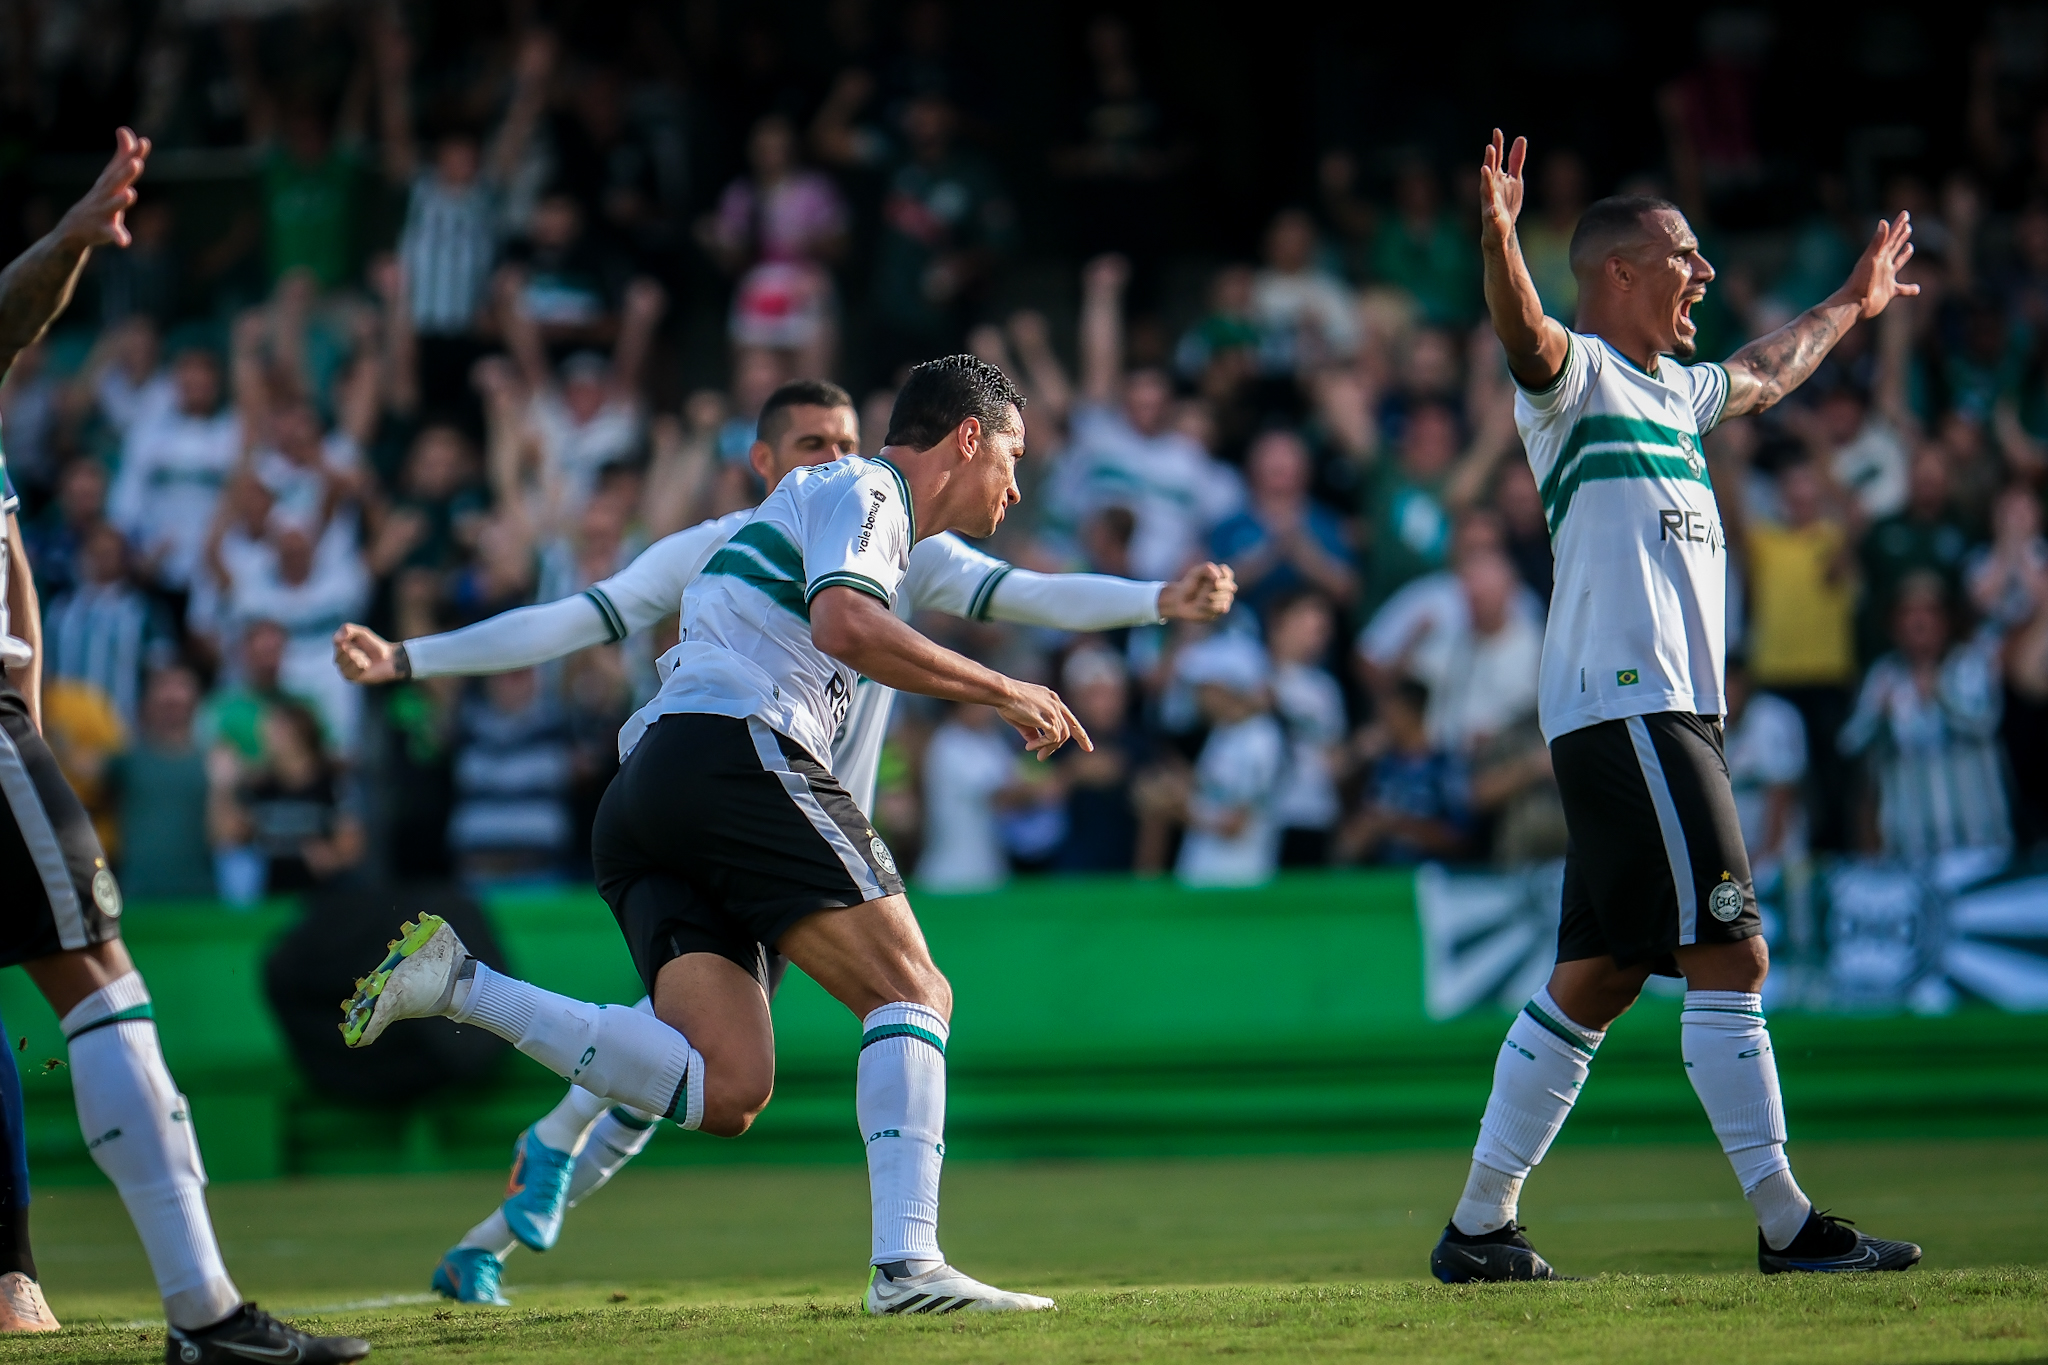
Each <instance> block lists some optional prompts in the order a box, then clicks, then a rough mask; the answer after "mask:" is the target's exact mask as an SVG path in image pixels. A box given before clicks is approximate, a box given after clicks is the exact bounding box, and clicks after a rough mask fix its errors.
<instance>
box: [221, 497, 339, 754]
mask: <svg viewBox="0 0 2048 1365" xmlns="http://www.w3.org/2000/svg"><path fill="white" fill-rule="evenodd" d="M233 573H234V576H233V579H232V581H231V582H230V584H229V589H228V611H229V615H230V617H231V619H234V620H238V621H245V622H256V621H264V622H270V623H274V624H276V625H278V626H280V627H282V628H283V629H284V631H285V634H286V639H285V645H284V653H283V658H282V661H281V665H280V668H279V672H278V678H279V681H280V682H281V683H282V684H283V686H284V687H285V688H286V689H287V690H288V691H290V692H292V693H294V694H295V695H297V696H299V697H302V698H304V699H305V700H306V701H307V702H308V703H310V704H311V705H312V706H313V707H314V708H315V709H316V711H317V714H318V717H319V719H320V721H321V723H322V725H323V726H324V728H325V730H326V733H327V734H329V735H331V736H333V738H334V741H335V743H336V744H337V745H338V746H339V748H340V750H341V752H342V753H343V754H353V753H354V752H355V745H356V730H357V725H358V722H359V721H360V718H361V715H362V692H361V691H360V690H359V689H357V688H353V687H350V686H349V685H348V684H347V683H346V682H345V681H343V680H342V677H341V675H340V674H339V673H337V672H335V670H334V665H333V662H332V659H333V646H332V644H331V641H332V640H333V637H334V632H335V631H336V630H338V629H340V628H341V624H342V623H343V622H344V621H347V620H350V619H352V618H353V617H356V616H358V615H360V614H361V612H362V608H363V605H364V603H365V602H366V601H367V600H368V596H369V588H370V584H369V575H368V573H367V572H366V571H365V568H364V565H363V561H362V556H361V554H360V552H359V551H358V550H357V549H356V547H355V544H354V542H353V540H352V539H350V538H348V537H346V536H322V537H321V538H320V539H318V540H315V539H314V537H313V536H312V535H311V534H309V533H308V532H307V531H306V530H305V529H303V528H302V527H299V526H296V525H293V524H292V523H290V522H288V521H283V520H276V519H273V524H272V526H271V528H270V532H269V534H268V536H266V537H265V539H264V541H263V542H262V544H261V545H260V546H259V547H258V548H257V550H256V552H255V553H252V554H250V555H248V556H247V557H246V558H244V559H242V560H241V561H240V562H239V563H237V564H236V565H235V566H234V569H233Z"/></svg>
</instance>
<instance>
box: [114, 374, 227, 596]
mask: <svg viewBox="0 0 2048 1365" xmlns="http://www.w3.org/2000/svg"><path fill="white" fill-rule="evenodd" d="M171 382H172V383H173V384H174V385H175V386H176V389H177V402H176V403H175V404H173V405H171V406H169V407H163V408H151V409H147V410H144V411H142V412H141V413H140V414H139V415H138V416H137V417H136V418H135V419H134V420H133V422H131V424H130V425H129V427H128V430H127V435H126V438H125V439H124V441H123V442H122V450H121V467H120V473H119V474H118V475H117V476H116V477H115V480H114V487H113V490H112V492H111V493H109V495H108V498H107V515H108V516H109V517H110V518H112V520H113V522H114V524H115V525H116V526H118V527H120V528H121V533H122V534H123V535H125V536H127V537H128V542H129V544H130V545H131V546H132V547H133V549H134V552H135V554H136V556H137V558H138V565H137V567H138V571H139V573H140V576H141V577H142V578H143V580H144V581H146V582H152V583H155V584H157V585H159V586H161V587H163V588H164V589H166V590H167V591H169V592H171V593H172V594H173V595H177V594H183V593H187V592H189V591H190V590H191V587H192V577H193V575H194V574H195V573H197V572H198V570H199V560H200V555H201V552H202V551H203V550H204V548H205V543H206V533H207V529H208V528H209V527H211V526H212V525H213V513H214V505H215V504H216V503H217V502H218V501H219V499H220V490H221V487H222V485H224V484H225V483H226V482H227V478H228V473H229V471H230V470H232V469H233V468H234V466H235V462H236V461H237V460H238V459H240V458H241V454H242V422H241V418H240V417H239V416H237V415H236V413H235V412H234V410H233V409H232V408H228V407H225V406H223V404H222V402H221V400H222V397H223V395H222V392H221V387H222V386H221V369H220V361H219V359H218V358H217V357H216V356H215V355H214V354H213V352H211V351H208V350H205V349H203V348H201V347H196V346H192V347H187V348H185V349H184V350H181V351H179V352H178V353H177V354H176V355H175V356H173V357H172V360H171Z"/></svg>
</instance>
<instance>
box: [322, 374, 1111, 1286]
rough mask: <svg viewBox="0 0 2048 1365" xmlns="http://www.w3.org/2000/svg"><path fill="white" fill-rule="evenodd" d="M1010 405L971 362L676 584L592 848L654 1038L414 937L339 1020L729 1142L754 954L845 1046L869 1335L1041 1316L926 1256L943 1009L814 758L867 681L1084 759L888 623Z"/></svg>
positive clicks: (854, 824) (940, 1102)
mask: <svg viewBox="0 0 2048 1365" xmlns="http://www.w3.org/2000/svg"><path fill="white" fill-rule="evenodd" d="M1022 407H1023V398H1022V396H1021V395H1020V394H1018V393H1017V392H1016V390H1015V389H1014V388H1013V387H1012V386H1011V384H1010V382H1009V380H1008V379H1007V378H1005V377H1004V376H1003V373H1002V371H1000V370H998V369H996V368H995V367H994V366H993V365H988V364H986V363H984V362H982V361H979V360H976V359H975V358H973V357H971V356H951V357H948V358H946V359H944V360H938V361H932V362H929V363H927V364H924V365H920V366H918V367H916V368H915V369H913V370H912V371H911V372H910V375H909V378H908V379H907V380H906V381H905V383H904V386H903V389H902V392H901V393H899V394H898V395H897V399H896V406H895V410H894V412H893V413H892V415H891V417H890V423H889V426H890V430H889V436H888V440H887V443H886V445H885V448H884V450H883V453H882V457H881V458H877V459H872V460H870V459H864V458H861V457H859V456H847V457H845V458H842V459H840V460H838V461H835V462H833V463H831V464H829V465H822V466H818V467H815V468H808V469H799V470H797V471H796V472H795V473H793V474H790V475H789V476H787V477H786V478H784V479H783V481H782V483H781V484H780V485H779V486H778V487H777V488H776V490H775V492H774V493H772V494H770V495H769V497H768V499H767V501H765V502H763V503H762V504H761V506H760V508H759V509H758V510H757V511H756V512H755V514H754V516H753V518H752V519H751V520H749V521H748V522H747V524H746V525H745V526H743V527H742V528H740V530H739V531H738V532H736V533H735V534H734V536H733V538H732V539H731V540H730V541H729V542H727V544H726V545H725V546H724V547H723V548H721V549H720V550H719V551H718V552H717V553H716V554H714V555H713V556H712V557H711V559H710V560H709V561H708V562H707V563H706V564H705V566H704V570H703V572H702V573H701V574H700V575H699V577H698V578H697V580H696V581H695V582H693V583H692V584H691V585H690V588H689V591H688V593H687V594H686V595H685V597H684V599H683V613H682V632H681V633H682V641H681V643H680V644H678V645H677V646H676V647H675V648H674V649H673V650H671V651H670V652H669V653H668V654H667V655H665V656H664V662H665V664H666V665H667V666H668V668H669V672H668V675H667V678H666V680H665V681H664V682H663V684H662V689H661V692H660V693H659V694H658V695H657V696H656V697H655V699H654V700H653V701H652V702H650V703H648V704H647V705H646V706H645V707H642V708H641V710H640V711H639V712H637V713H636V714H635V715H634V716H633V718H632V719H631V720H629V721H628V722H627V723H626V726H625V728H624V730H623V731H622V732H621V733H620V745H619V747H620V750H621V752H622V753H624V754H625V758H624V760H623V762H622V764H621V766H620V769H619V773H618V776H617V777H616V778H614V779H613V781H612V784H611V786H610V788H609V789H607V791H606V793H605V796H604V800H603V803H602V804H601V805H600V806H599V808H598V815H597V823H596V825H595V827H594V829H593V831H592V839H591V843H592V855H593V861H594V863H595V864H596V868H597V878H598V887H599V890H600V891H601V892H602V893H603V894H604V897H605V900H606V902H607V903H608V904H610V906H611V907H612V912H613V914H615V915H616V916H617V917H618V920H619V925H620V928H621V930H622V931H623V932H624V934H625V936H626V940H627V944H628V946H629V948H630V949H631V951H632V953H633V958H634V961H635V963H636V964H637V965H638V966H639V968H640V973H641V977H642V979H643V980H644V981H646V982H647V983H648V984H649V987H650V994H651V995H652V997H653V1000H654V1016H655V1017H653V1018H650V1017H649V1016H648V1015H646V1014H642V1013H640V1012H638V1011H636V1010H631V1009H625V1008H621V1007H616V1006H615V1007H612V1008H609V1009H607V1008H604V1007H602V1006H598V1005H592V1004H586V1003H584V1002H582V1001H578V1000H571V999H568V998H567V997H564V996H560V995H556V994H553V993H552V992H548V991H543V990H540V989H538V988H537V987H534V986H532V985H530V984H528V983H525V982H521V981H516V980H513V979H512V978H510V977H507V976H505V975H503V974H501V973H498V972H494V971H492V970H491V969H490V968H489V967H487V966H485V965H483V964H482V963H479V962H477V961H475V959H473V958H471V957H469V955H468V954H467V953H466V952H465V951H464V950H463V948H462V944H461V942H460V941H459V940H458V939H457V938H456V936H455V933H454V931H453V930H451V929H450V928H449V927H448V926H447V925H446V924H445V923H442V922H441V921H439V920H438V919H436V918H435V917H433V916H422V918H421V921H420V923H419V924H418V925H417V926H412V925H408V926H406V929H405V932H404V934H403V936H402V937H401V938H400V939H399V940H397V941H396V942H395V943H394V944H393V945H392V949H391V952H390V954H389V955H388V956H387V957H386V958H385V959H384V961H383V962H382V963H380V964H379V965H378V966H377V967H376V968H375V969H374V970H373V971H372V972H371V973H370V975H369V976H367V977H365V978H364V979H363V982H362V984H361V985H360V986H359V988H358V989H357V992H356V995H355V997H354V999H353V1000H351V1001H350V1003H349V1006H348V1009H347V1016H346V1019H345V1021H344V1023H343V1025H342V1031H343V1036H344V1037H345V1038H346V1040H347V1041H348V1043H349V1044H350V1045H351V1046H356V1047H361V1046H367V1045H368V1044H370V1043H373V1042H375V1041H376V1039H377V1037H378V1035H380V1034H381V1033H382V1032H383V1031H384V1029H385V1028H386V1027H387V1026H388V1025H389V1024H390V1023H391V1022H392V1021H393V1020H397V1019H409V1018H420V1017H425V1016H431V1015H442V1016H446V1017H448V1018H452V1019H455V1020H457V1021H458V1022H463V1023H472V1024H476V1025H478V1026H479V1027H482V1028H487V1029H489V1030H490V1031H491V1032H493V1033H496V1034H498V1035H499V1036H500V1037H503V1038H506V1039H508V1040H510V1041H512V1042H513V1043H514V1045H515V1046H517V1047H518V1048H519V1050H520V1051H522V1052H524V1053H526V1054H527V1055H528V1056H530V1057H532V1058H534V1059H535V1060H536V1061H538V1062H540V1063H541V1064H542V1065H544V1066H547V1067H548V1068H549V1069H550V1070H552V1071H554V1072H555V1073H556V1074H557V1075H560V1076H562V1077H564V1078H566V1079H568V1080H571V1081H573V1082H575V1083H576V1084H578V1085H580V1086H582V1087H583V1088H584V1089H586V1090H589V1091H591V1092H592V1093H593V1094H597V1095H600V1096H602V1097H604V1098H606V1099H610V1100H612V1101H613V1102H615V1103H618V1104H623V1105H627V1106H630V1107H632V1108H635V1109H640V1110H644V1111H646V1112H649V1113H654V1114H660V1115H663V1116H664V1117H669V1118H673V1119H675V1120H676V1121H677V1122H678V1123H679V1124H680V1125H681V1126H682V1127H684V1128H701V1129H703V1130H705V1131H707V1132H712V1133H716V1134H719V1135H721V1136H728V1137H736V1136H738V1135H739V1134H741V1133H743V1132H745V1131H746V1130H747V1127H748V1126H749V1125H750V1124H751V1123H752V1122H753V1120H754V1117H755V1115H757V1114H758V1113H760V1111H761V1110H762V1108H763V1107H765V1106H766V1105H767V1103H768V1098H769V1094H770V1091H771V1090H772V1089H773V1086H774V1075H775V1050H774V1029H773V1024H772V1021H771V1019H770V1016H769V1011H768V996H767V992H766V989H765V987H766V981H765V979H764V978H765V977H766V974H767V973H766V964H765V962H764V961H763V954H762V945H764V944H766V945H770V946H772V947H773V948H775V949H776V950H778V951H780V952H781V953H783V954H784V955H785V956H787V957H788V959H789V960H790V961H791V962H793V963H795V964H796V965H797V966H798V967H800V968H802V969H803V971H804V973H805V974H806V975H808V976H809V977H810V978H811V979H812V980H814V981H816V982H817V983H818V984H819V985H820V986H822V987H824V989H825V990H826V991H827V992H828V993H829V994H830V995H832V996H833V997H834V998H835V999H837V1000H838V1001H839V1002H840V1003H842V1004H844V1005H845V1006H846V1007H847V1008H848V1009H850V1010H852V1011H853V1013H854V1014H855V1015H856V1016H857V1017H858V1018H860V1020H861V1021H862V1027H863V1034H862V1038H861V1049H860V1061H859V1069H858V1076H857V1080H856V1084H855V1111H856V1117H857V1119H858V1121H859V1124H860V1131H861V1132H862V1134H863V1135H864V1136H865V1138H866V1142H867V1157H868V1180H869V1187H870V1195H871V1198H872V1205H873V1243H872V1247H871V1256H870V1263H871V1265H872V1266H873V1270H872V1272H871V1273H870V1276H869V1280H868V1290H867V1295H866V1299H865V1306H866V1308H867V1310H868V1311H869V1312H871V1313H902V1312H954V1311H959V1310H966V1311H972V1312H1017V1311H1033V1310H1039V1309H1046V1308H1051V1307H1052V1306H1053V1304H1052V1301H1051V1300H1050V1299H1046V1298H1041V1297H1038V1296H1036V1295H1031V1294H1015V1293H1009V1292H1006V1291H1004V1290H1000V1289H995V1288H992V1287H990V1286H988V1285H985V1284H982V1283H981V1282H979V1281H977V1280H974V1279H972V1278H970V1277H968V1276H966V1275H964V1274H962V1273H960V1272H959V1271H957V1270H955V1269H953V1267H952V1266H950V1265H948V1264H947V1263H946V1259H945V1256H944V1254H943V1253H942V1252H941V1251H940V1250H939V1243H938V1190H939V1170H940V1166H941V1164H942V1162H943V1159H944V1151H945V1146H944V1134H945V1107H946V1104H945V1096H946V1068H945V1049H946V1039H947V1032H948V1021H949V1018H950V1016H951V1013H952V988H951V987H950V986H949V985H948V984H947V982H946V979H945V977H944V976H942V975H941V974H940V972H939V970H938V968H937V967H936V966H934V965H933V963H932V960H931V955H930V953H929V951H928V950H927V949H926V947H925V942H924V935H923V933H922V932H921V931H920V930H919V928H918V924H917V920H916V917H915V916H914V915H913V914H912V913H911V909H910V903H909V901H908V900H907V899H906V898H905V896H904V894H903V880H902V878H901V876H900V875H899V874H898V872H897V869H896V862H895V859H894V857H893V856H892V855H891V854H890V852H889V848H888V845H886V844H885V843H884V842H883V841H882V839H881V838H880V836H878V835H877V834H876V833H875V832H874V828H873V826H871V825H870V824H869V823H868V821H867V817H866V816H865V815H863V814H862V813H861V810H860V808H859V806H857V805H856V804H855V803H854V801H853V799H852V798H851V797H850V796H849V795H848V794H847V792H846V789H845V787H844V786H842V785H841V784H840V782H839V781H838V779H836V778H835V777H834V776H833V775H832V773H831V771H830V770H829V769H827V768H826V767H825V765H824V764H823V763H822V762H820V761H819V759H818V758H817V757H816V755H818V754H829V753H831V751H832V737H833V735H834V733H835V732H836V731H837V730H838V727H839V726H840V724H841V723H842V722H843V721H844V720H845V718H846V715H847V712H848V710H849V709H850V708H851V706H852V703H853V692H854V688H855V685H856V683H857V680H858V679H859V678H860V677H863V676H865V677H869V678H872V679H874V680H875V681H876V682H878V683H880V684H882V685H884V686H887V687H894V688H900V689H907V690H910V691H915V692H919V693H922V694H924V695H927V696H933V697H938V698H940V699H942V700H947V701H957V702H962V703H966V704H970V705H982V706H990V707H993V708H995V710H996V712H997V713H998V714H999V715H1001V716H1002V717H1003V719H1004V720H1006V721H1008V722H1009V723H1010V724H1011V725H1012V726H1013V727H1015V728H1016V730H1017V731H1018V732H1019V733H1020V734H1021V735H1023V736H1024V740H1025V744H1026V747H1027V748H1028V749H1029V750H1030V751H1031V752H1033V753H1035V754H1037V755H1038V756H1039V757H1040V758H1041V759H1044V758H1047V757H1049V756H1051V754H1052V753H1053V752H1054V751H1055V750H1057V749H1058V748H1059V747H1060V746H1061V745H1062V744H1064V743H1066V742H1067V740H1068V739H1070V738H1071V739H1073V740H1075V741H1077V742H1078V743H1080V744H1081V745H1082V746H1083V747H1084V748H1087V747H1092V746H1091V745H1090V741H1089V739H1088V736H1087V734H1086V732H1085V731H1084V730H1083V729H1082V728H1081V726H1080V724H1079V723H1078V722H1077V721H1075V719H1074V717H1073V714H1072V713H1071V712H1070V711H1068V709H1067V707H1066V705H1065V703H1063V702H1062V701H1061V700H1060V699H1059V697H1058V695H1057V694H1055V693H1054V692H1053V691H1052V690H1051V689H1050V688H1045V687H1040V686H1037V685H1035V684H1032V683H1025V682H1020V681H1018V680H1016V679H1013V678H1008V677H1005V676H1003V675H1002V674H999V673H996V672H994V671H993V670H990V669H988V668H985V667H983V666H982V665H980V664H977V663H975V662H974V661H973V660H971V659H968V658H966V657H964V656H962V655H959V654H956V653H954V652H953V651H951V650H948V649H945V648H942V647H941V646H939V645H937V644H935V643H933V642H932V641H930V640H928V639H926V638H925V637H923V636H922V635H919V634H918V633H917V632H916V631H914V630H912V629H911V628H910V627H909V626H908V625H906V624H904V622H902V621H901V620H899V619H898V618H897V616H896V615H895V612H894V610H893V607H894V605H895V603H896V601H897V599H898V597H899V595H900V593H901V591H902V589H903V586H904V581H905V578H906V576H907V574H908V573H909V569H910V555H911V548H912V547H913V546H914V545H916V544H917V543H918V541H919V540H920V539H922V538H923V537H928V536H933V535H937V534H939V533H941V532H944V531H962V532H965V533H967V534H970V535H975V536H984V535H988V534H989V533H991V532H992V531H994V530H995V528H996V527H997V526H998V525H1000V524H1001V522H1002V519H1003V516H1004V514H1005V512H1006V510H1007V509H1008V508H1009V506H1010V505H1011V504H1013V503H1015V502H1016V500H1017V496H1018V494H1017V484H1016V461H1017V457H1018V455H1019V454H1020V453H1021V452H1022V450H1023V446H1024V422H1023V415H1022V411H1021V409H1022Z"/></svg>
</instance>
